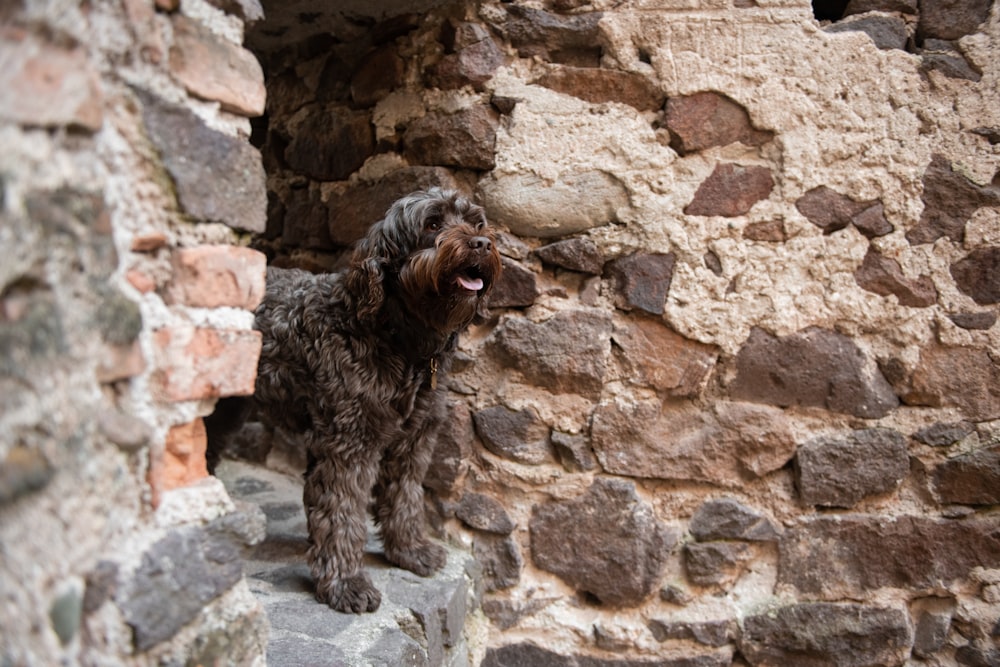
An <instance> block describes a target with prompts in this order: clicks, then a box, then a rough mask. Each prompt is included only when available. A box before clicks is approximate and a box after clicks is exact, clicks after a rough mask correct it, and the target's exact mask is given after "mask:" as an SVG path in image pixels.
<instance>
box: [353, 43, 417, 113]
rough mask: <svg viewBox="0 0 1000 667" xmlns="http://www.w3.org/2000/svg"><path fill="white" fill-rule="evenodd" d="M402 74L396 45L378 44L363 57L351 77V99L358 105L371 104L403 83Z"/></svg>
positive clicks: (403, 70) (402, 66) (401, 60)
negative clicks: (378, 45)
mask: <svg viewBox="0 0 1000 667" xmlns="http://www.w3.org/2000/svg"><path fill="white" fill-rule="evenodd" d="M404 74H405V67H404V63H403V59H402V58H400V57H399V53H397V49H396V46H395V45H394V44H386V45H383V46H380V47H379V48H377V49H375V50H374V51H372V52H371V53H369V54H368V55H366V56H365V57H364V59H363V60H362V61H361V64H360V65H359V66H358V69H357V71H355V72H354V76H352V77H351V99H352V100H354V103H355V104H357V105H358V106H362V107H369V106H373V105H374V104H375V103H376V102H378V101H379V100H380V99H382V98H383V97H385V96H386V95H388V94H389V93H391V92H392V91H393V90H394V89H395V88H397V87H398V86H400V85H401V84H402V83H403V76H404Z"/></svg>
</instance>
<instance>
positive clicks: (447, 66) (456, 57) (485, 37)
mask: <svg viewBox="0 0 1000 667" xmlns="http://www.w3.org/2000/svg"><path fill="white" fill-rule="evenodd" d="M447 28H452V31H451V33H450V37H451V38H450V39H446V40H445V42H446V43H445V55H444V57H442V58H441V60H439V61H438V62H437V63H436V64H435V65H434V66H433V67H431V69H430V71H429V72H428V82H429V83H430V84H431V85H432V86H437V87H438V88H441V89H445V90H450V89H455V88H461V87H462V86H466V85H470V86H472V87H473V88H474V89H475V90H477V91H482V90H483V84H485V83H486V82H487V81H489V80H490V79H491V78H492V77H493V73H494V72H495V71H496V70H497V68H498V67H500V66H501V65H502V64H503V63H504V60H505V58H504V54H503V51H501V50H500V47H499V46H497V44H496V42H495V41H493V38H492V37H491V36H490V34H489V31H488V30H487V29H486V27H484V26H482V25H480V24H478V23H471V22H461V23H458V25H456V26H452V25H451V24H448V26H447Z"/></svg>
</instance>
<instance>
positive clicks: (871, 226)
mask: <svg viewBox="0 0 1000 667" xmlns="http://www.w3.org/2000/svg"><path fill="white" fill-rule="evenodd" d="M863 203H870V202H863ZM851 222H852V223H854V226H855V227H856V228H857V230H858V231H859V232H861V233H862V234H864V235H865V236H866V237H868V238H870V239H873V238H876V237H878V236H885V235H886V234H888V233H890V232H891V231H892V229H893V227H892V224H891V223H890V222H889V221H888V220H886V219H885V208H884V207H883V205H882V202H881V201H877V202H875V203H874V204H872V205H871V206H869V207H868V208H866V209H864V210H862V211H861V212H860V213H858V214H857V215H855V216H854V217H852V218H851Z"/></svg>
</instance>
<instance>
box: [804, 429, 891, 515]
mask: <svg viewBox="0 0 1000 667" xmlns="http://www.w3.org/2000/svg"><path fill="white" fill-rule="evenodd" d="M909 471H910V457H909V455H908V453H907V448H906V439H905V438H903V436H902V435H900V434H899V433H897V432H896V431H893V430H891V429H884V428H881V429H877V428H876V429H863V430H859V431H854V432H852V433H849V434H847V435H845V436H841V437H821V438H817V439H815V440H811V441H809V442H807V443H805V444H804V445H802V446H801V447H799V450H798V452H797V453H796V456H795V485H796V487H797V488H798V490H799V495H800V496H801V498H802V502H804V503H806V504H808V505H816V506H823V507H852V506H854V505H855V504H857V503H858V502H860V501H861V500H862V499H863V498H865V497H867V496H871V495H875V494H879V493H886V492H889V491H892V490H893V489H895V488H896V487H897V486H899V483H900V482H901V481H902V480H903V478H905V477H906V475H907V473H908V472H909Z"/></svg>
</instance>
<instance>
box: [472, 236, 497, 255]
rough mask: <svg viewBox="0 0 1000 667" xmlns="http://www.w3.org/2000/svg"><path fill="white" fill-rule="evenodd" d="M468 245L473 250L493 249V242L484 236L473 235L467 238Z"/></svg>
mask: <svg viewBox="0 0 1000 667" xmlns="http://www.w3.org/2000/svg"><path fill="white" fill-rule="evenodd" d="M469 247H470V248H472V249H473V250H482V251H484V252H489V251H490V250H492V249H493V242H492V241H490V240H489V239H488V238H486V237H485V236H473V237H472V238H471V239H469Z"/></svg>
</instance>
